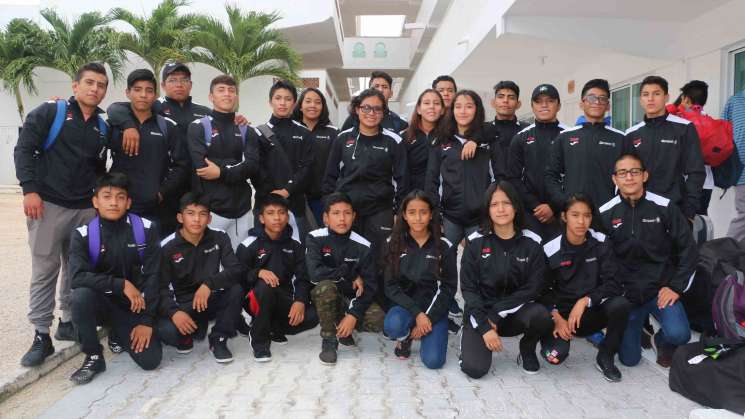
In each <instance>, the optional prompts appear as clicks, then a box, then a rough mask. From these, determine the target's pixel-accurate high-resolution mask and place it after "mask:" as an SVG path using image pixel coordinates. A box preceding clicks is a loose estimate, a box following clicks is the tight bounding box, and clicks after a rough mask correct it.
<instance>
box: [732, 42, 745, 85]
mask: <svg viewBox="0 0 745 419" xmlns="http://www.w3.org/2000/svg"><path fill="white" fill-rule="evenodd" d="M732 55H733V58H734V59H733V61H734V69H733V70H734V71H733V72H734V74H733V77H732V79H733V81H734V85H733V87H734V90H733V93H735V92H740V91H742V90H745V48H740V49H739V50H735V51H733V52H732Z"/></svg>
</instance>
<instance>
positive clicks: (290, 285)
mask: <svg viewBox="0 0 745 419" xmlns="http://www.w3.org/2000/svg"><path fill="white" fill-rule="evenodd" d="M236 255H237V256H238V260H239V261H240V262H241V265H243V270H244V273H243V279H242V281H241V282H242V285H243V289H244V290H246V291H249V290H251V289H253V287H254V286H255V285H256V282H257V281H263V279H260V278H259V271H260V270H262V269H266V270H268V271H272V272H273V273H274V275H276V276H277V278H279V288H280V289H282V291H284V292H285V293H286V294H287V295H290V296H292V300H293V301H299V302H301V303H305V304H308V303H309V302H310V299H309V298H308V297H309V295H310V288H311V284H310V281H308V270H307V268H306V266H305V248H304V247H303V245H302V244H300V242H299V241H296V240H295V239H293V238H292V227H290V226H289V225H288V226H287V227H286V228H285V229H284V231H283V232H282V234H281V235H280V237H279V239H277V240H272V239H271V238H270V237H269V236H268V235H267V234H266V231H265V230H264V227H263V226H259V227H255V228H253V229H251V231H249V236H248V237H247V238H246V240H244V241H243V242H242V243H241V244H240V245H238V250H236Z"/></svg>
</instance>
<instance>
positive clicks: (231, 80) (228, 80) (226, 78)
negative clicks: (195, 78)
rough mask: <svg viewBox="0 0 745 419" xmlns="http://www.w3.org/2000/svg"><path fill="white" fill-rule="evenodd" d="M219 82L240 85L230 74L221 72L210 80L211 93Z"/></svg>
mask: <svg viewBox="0 0 745 419" xmlns="http://www.w3.org/2000/svg"><path fill="white" fill-rule="evenodd" d="M218 84H224V85H227V86H233V87H238V83H236V82H235V79H234V78H232V77H231V76H228V75H227V74H220V75H219V76H217V77H215V78H214V79H212V81H211V82H210V93H212V90H214V89H215V86H217V85H218Z"/></svg>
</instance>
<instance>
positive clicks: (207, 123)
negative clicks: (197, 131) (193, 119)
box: [199, 116, 212, 148]
mask: <svg viewBox="0 0 745 419" xmlns="http://www.w3.org/2000/svg"><path fill="white" fill-rule="evenodd" d="M199 121H200V123H201V124H202V128H204V142H205V144H207V148H210V144H212V120H211V119H210V117H209V116H205V117H204V118H202V119H200V120H199Z"/></svg>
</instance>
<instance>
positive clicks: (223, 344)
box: [210, 336, 233, 364]
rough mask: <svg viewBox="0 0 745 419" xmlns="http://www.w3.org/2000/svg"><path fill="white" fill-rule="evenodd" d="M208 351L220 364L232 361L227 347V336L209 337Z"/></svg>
mask: <svg viewBox="0 0 745 419" xmlns="http://www.w3.org/2000/svg"><path fill="white" fill-rule="evenodd" d="M210 352H212V356H214V357H215V361H217V362H219V363H221V364H224V363H227V362H232V361H233V353H232V352H230V349H228V338H226V337H225V336H220V337H218V338H214V339H210Z"/></svg>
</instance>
